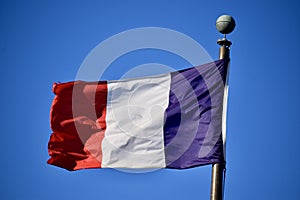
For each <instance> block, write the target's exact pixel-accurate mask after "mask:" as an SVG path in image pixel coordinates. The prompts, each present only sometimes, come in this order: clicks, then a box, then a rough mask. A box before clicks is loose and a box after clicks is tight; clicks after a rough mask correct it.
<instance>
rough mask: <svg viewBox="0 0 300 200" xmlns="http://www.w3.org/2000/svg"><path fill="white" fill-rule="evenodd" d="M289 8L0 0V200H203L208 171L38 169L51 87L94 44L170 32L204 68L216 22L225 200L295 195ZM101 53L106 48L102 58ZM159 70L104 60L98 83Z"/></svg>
mask: <svg viewBox="0 0 300 200" xmlns="http://www.w3.org/2000/svg"><path fill="white" fill-rule="evenodd" d="M298 8H299V3H298V2H297V1H292V0H287V1H271V0H266V1H258V0H253V1H217V0H211V1H196V0H195V1H192V0H191V1H156V0H152V1H120V0H119V1H116V0H112V1H43V0H42V1H1V2H0V27H1V28H0V29H1V32H0V36H1V37H0V62H1V75H2V77H1V92H2V98H1V105H2V112H1V113H2V115H1V127H2V131H1V133H0V137H1V145H0V150H1V160H0V169H1V171H2V173H1V175H0V177H1V178H0V183H1V187H0V198H1V199H25V200H27V199H30V200H31V199H44V200H47V199H74V200H75V199H76V200H77V199H110V200H119V199H130V200H135V199H145V200H147V199H209V193H210V177H211V166H205V167H199V168H194V169H188V170H183V171H178V170H159V171H155V172H151V173H141V174H134V173H124V172H120V171H117V170H113V169H101V170H99V169H96V170H82V171H77V172H68V171H66V170H63V169H60V168H57V167H53V166H50V165H47V164H46V161H47V159H48V158H49V156H48V152H47V142H48V139H49V136H50V134H51V130H50V127H49V110H50V106H51V101H52V99H53V97H54V95H53V94H52V91H51V88H52V83H53V82H57V81H61V82H65V81H71V80H74V79H75V77H76V74H77V72H78V70H79V68H80V66H81V64H82V62H83V60H84V59H85V58H86V56H87V55H88V54H89V53H90V52H91V51H92V49H94V48H95V47H96V46H97V45H98V44H99V43H100V42H102V41H104V40H105V39H107V38H109V37H111V36H113V35H115V34H118V33H120V32H123V31H125V30H129V29H133V28H139V27H163V28H168V29H173V30H176V31H178V32H181V33H183V34H185V35H187V36H189V37H191V38H193V39H194V40H195V41H197V42H198V43H199V44H201V45H202V46H203V48H204V49H205V50H206V51H207V52H208V53H209V55H210V56H211V57H212V58H213V59H214V60H215V59H217V58H218V48H219V47H218V45H217V44H216V40H217V39H219V38H221V37H222V36H221V34H219V33H218V32H217V30H216V29H215V20H216V18H217V17H218V16H219V15H221V14H224V13H228V14H230V15H232V16H234V17H235V19H236V22H237V27H236V29H235V31H234V32H233V33H232V34H230V35H228V38H229V39H230V40H231V41H232V42H233V45H232V48H231V59H232V61H231V71H230V80H229V84H230V93H229V105H228V123H227V127H228V129H227V162H228V163H227V176H226V186H225V187H226V189H225V199H230V200H240V199H243V200H253V199H273V200H277V199H298V198H299V192H298V189H299V183H298V182H299V178H300V171H299V167H298V166H299V164H300V163H299V159H298V157H299V153H300V150H299V142H298V141H299V140H300V134H299V130H300V117H299V112H300V106H299V102H300V90H299V83H298V80H299V78H298V77H299V73H300V66H299V62H298V60H297V58H298V56H299V55H298V54H299V45H300V44H299V39H298V35H299V30H300V29H299V26H298V24H299V18H300V13H299V11H298ZM110 50H111V49H108V51H110ZM151 62H154V63H161V64H164V65H167V66H170V67H171V68H174V69H182V68H183V67H186V66H188V65H189V63H188V62H186V60H184V59H181V58H179V57H178V56H176V55H172V54H170V53H167V52H163V51H157V50H144V51H138V52H133V53H129V54H126V55H124V56H122V57H120V58H119V59H118V60H116V61H115V62H114V63H112V65H111V66H109V68H108V69H107V71H105V73H104V75H103V78H105V79H118V78H120V77H122V75H123V74H124V73H126V72H127V71H128V70H130V69H131V68H133V67H135V66H137V65H142V64H145V63H151Z"/></svg>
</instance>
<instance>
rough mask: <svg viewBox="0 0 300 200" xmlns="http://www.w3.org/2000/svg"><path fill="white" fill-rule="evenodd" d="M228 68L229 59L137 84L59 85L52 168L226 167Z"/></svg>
mask: <svg viewBox="0 0 300 200" xmlns="http://www.w3.org/2000/svg"><path fill="white" fill-rule="evenodd" d="M227 68H228V60H225V59H223V60H218V61H215V62H211V63H208V64H204V65H201V66H197V67H192V68H188V69H184V70H180V71H176V72H171V73H168V74H162V75H155V76H149V77H143V78H136V79H125V80H117V81H98V82H85V81H74V82H67V83H54V85H53V92H54V94H55V98H54V100H53V103H52V107H51V111H50V123H51V129H52V130H53V133H52V134H51V137H50V140H49V143H48V151H49V155H50V159H49V160H48V163H49V164H51V165H55V166H58V167H62V168H65V169H67V170H71V171H72V170H79V169H87V168H131V169H143V168H175V169H184V168H191V167H196V166H201V165H207V164H213V163H224V162H225V156H224V153H225V151H224V143H225V139H224V138H225V137H224V134H225V129H224V124H225V117H224V111H225V110H226V109H225V107H226V98H227V95H226V94H227V93H226V90H227V85H226V75H227V71H228V70H227ZM222 125H223V127H222ZM222 129H223V131H222ZM222 135H223V137H222Z"/></svg>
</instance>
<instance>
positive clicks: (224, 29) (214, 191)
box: [210, 15, 235, 200]
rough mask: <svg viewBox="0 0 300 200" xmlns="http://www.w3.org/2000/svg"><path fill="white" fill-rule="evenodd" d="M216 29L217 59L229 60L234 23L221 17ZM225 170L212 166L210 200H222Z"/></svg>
mask: <svg viewBox="0 0 300 200" xmlns="http://www.w3.org/2000/svg"><path fill="white" fill-rule="evenodd" d="M216 27H217V29H218V31H219V32H220V33H222V34H224V38H223V39H219V40H218V41H217V43H218V44H219V45H220V50H219V59H224V58H229V53H230V46H231V44H232V43H231V42H230V41H229V40H227V38H226V34H229V33H231V32H232V31H233V30H234V28H235V21H234V19H233V17H231V16H229V15H222V16H220V17H219V18H218V19H217V22H216ZM224 157H225V155H224ZM225 169H226V165H225V163H216V164H213V165H212V177H211V192H210V199H211V200H223V194H224V175H225Z"/></svg>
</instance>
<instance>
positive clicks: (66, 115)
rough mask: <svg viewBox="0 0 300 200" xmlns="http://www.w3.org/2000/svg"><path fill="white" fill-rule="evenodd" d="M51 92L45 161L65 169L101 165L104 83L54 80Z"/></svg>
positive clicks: (105, 87) (98, 166) (104, 98)
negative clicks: (49, 135)
mask: <svg viewBox="0 0 300 200" xmlns="http://www.w3.org/2000/svg"><path fill="white" fill-rule="evenodd" d="M53 92H54V93H55V95H56V96H55V98H54V100H53V103H52V107H51V111H50V124H51V128H52V130H53V133H52V135H51V137H50V141H49V144H48V151H49V155H50V156H51V158H50V159H49V160H48V163H49V164H52V165H55V166H59V167H63V168H65V169H68V170H77V169H83V168H100V167H101V160H102V151H101V144H102V140H103V137H104V132H105V129H106V122H105V117H106V102H107V83H106V82H94V83H87V82H82V81H75V82H69V83H62V84H56V83H55V84H54V85H53Z"/></svg>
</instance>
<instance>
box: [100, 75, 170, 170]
mask: <svg viewBox="0 0 300 200" xmlns="http://www.w3.org/2000/svg"><path fill="white" fill-rule="evenodd" d="M170 79H171V77H170V75H169V74H165V75H159V76H152V77H146V78H140V79H128V80H120V81H111V82H108V96H107V111H106V127H107V128H106V131H105V136H104V139H103V141H102V153H103V154H102V155H103V158H102V167H107V168H164V167H165V166H166V163H165V154H164V142H163V125H164V112H165V109H166V108H167V106H168V103H169V89H170V83H171V80H170Z"/></svg>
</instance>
